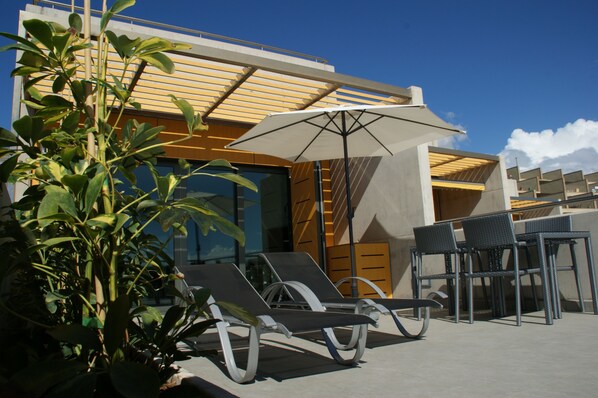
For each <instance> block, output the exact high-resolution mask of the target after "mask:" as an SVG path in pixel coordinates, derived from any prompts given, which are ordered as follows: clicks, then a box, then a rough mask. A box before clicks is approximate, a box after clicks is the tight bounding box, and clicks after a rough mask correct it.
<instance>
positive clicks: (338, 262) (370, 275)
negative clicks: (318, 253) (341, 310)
mask: <svg viewBox="0 0 598 398" xmlns="http://www.w3.org/2000/svg"><path fill="white" fill-rule="evenodd" d="M349 253H350V252H349V245H338V246H331V247H328V248H327V249H326V264H327V271H328V277H329V278H330V280H332V281H333V282H337V281H339V280H340V279H342V278H346V277H349V276H351V261H350V257H349ZM355 268H356V273H357V275H356V276H361V277H364V278H366V279H369V280H370V281H372V282H374V283H375V284H376V285H377V286H378V287H379V288H380V290H382V291H383V292H384V294H386V296H387V297H392V283H391V276H390V254H389V250H388V243H355ZM339 290H340V292H341V293H342V294H343V295H345V296H347V297H350V296H351V284H350V283H343V284H342V285H341V286H340V287H339ZM357 290H358V295H359V297H378V295H377V294H376V293H375V292H374V290H373V289H372V288H370V287H368V286H367V285H366V284H364V283H362V282H359V283H358V284H357Z"/></svg>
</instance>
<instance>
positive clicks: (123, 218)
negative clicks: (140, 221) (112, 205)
mask: <svg viewBox="0 0 598 398" xmlns="http://www.w3.org/2000/svg"><path fill="white" fill-rule="evenodd" d="M130 219H131V217H130V216H129V215H127V214H123V213H120V214H118V215H117V216H116V225H115V226H114V228H113V231H119V230H120V229H121V228H122V227H123V226H124V225H125V223H126V222H127V221H129V220H130Z"/></svg>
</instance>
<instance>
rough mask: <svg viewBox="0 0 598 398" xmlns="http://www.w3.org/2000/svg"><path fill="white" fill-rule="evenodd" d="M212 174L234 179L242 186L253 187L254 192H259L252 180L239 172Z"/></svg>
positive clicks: (233, 180)
mask: <svg viewBox="0 0 598 398" xmlns="http://www.w3.org/2000/svg"><path fill="white" fill-rule="evenodd" d="M212 176H213V177H216V178H222V179H224V180H228V181H232V182H234V183H236V184H238V185H241V186H242V187H245V188H248V189H251V190H252V191H253V192H257V186H256V185H255V184H254V183H253V182H252V181H251V180H248V179H247V178H245V177H243V176H241V175H239V174H234V173H217V174H213V175H212Z"/></svg>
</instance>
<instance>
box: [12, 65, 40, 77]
mask: <svg viewBox="0 0 598 398" xmlns="http://www.w3.org/2000/svg"><path fill="white" fill-rule="evenodd" d="M41 71H42V68H41V67H39V66H19V67H18V68H15V69H14V70H13V71H12V72H11V73H10V76H11V77H15V76H29V75H32V74H34V73H38V72H41Z"/></svg>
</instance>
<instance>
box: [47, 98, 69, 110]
mask: <svg viewBox="0 0 598 398" xmlns="http://www.w3.org/2000/svg"><path fill="white" fill-rule="evenodd" d="M41 103H42V104H43V105H46V106H49V107H53V108H69V109H70V108H71V107H72V106H73V103H72V102H71V101H69V100H67V99H65V98H64V97H61V96H59V95H46V96H44V98H42V101H41Z"/></svg>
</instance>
